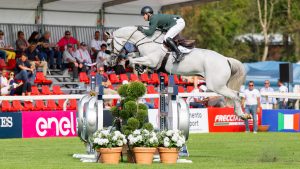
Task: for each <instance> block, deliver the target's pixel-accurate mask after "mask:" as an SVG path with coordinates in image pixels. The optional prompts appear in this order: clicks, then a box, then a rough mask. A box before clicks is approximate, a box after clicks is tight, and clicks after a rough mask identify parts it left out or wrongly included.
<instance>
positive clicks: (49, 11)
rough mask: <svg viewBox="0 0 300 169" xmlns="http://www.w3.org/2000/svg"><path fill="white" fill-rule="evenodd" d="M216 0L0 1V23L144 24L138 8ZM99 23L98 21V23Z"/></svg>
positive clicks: (118, 25)
mask: <svg viewBox="0 0 300 169" xmlns="http://www.w3.org/2000/svg"><path fill="white" fill-rule="evenodd" d="M211 1H216V0H0V4H1V7H0V16H1V17H0V23H24V24H34V23H36V20H37V21H38V22H42V23H43V24H50V25H74V26H76V25H78V26H96V25H98V24H99V22H101V20H104V22H103V25H104V26H105V27H122V26H128V25H144V24H146V22H144V21H143V18H142V17H141V16H140V15H139V14H140V9H141V8H142V7H143V6H145V5H149V6H152V7H153V9H154V12H155V13H157V12H158V11H161V10H165V9H170V8H176V7H179V6H186V5H195V4H199V3H205V2H211ZM37 16H40V17H37ZM101 23H102V22H101Z"/></svg>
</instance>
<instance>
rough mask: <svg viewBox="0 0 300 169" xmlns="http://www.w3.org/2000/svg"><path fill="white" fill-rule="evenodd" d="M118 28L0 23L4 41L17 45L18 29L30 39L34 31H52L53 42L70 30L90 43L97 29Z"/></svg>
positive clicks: (79, 38) (109, 28) (82, 40)
mask: <svg viewBox="0 0 300 169" xmlns="http://www.w3.org/2000/svg"><path fill="white" fill-rule="evenodd" d="M116 29H117V28H111V27H106V28H103V29H101V28H97V27H92V26H65V25H43V26H41V25H35V24H5V23H0V30H2V31H3V32H4V41H5V42H6V43H7V44H9V45H11V46H13V47H15V42H16V40H17V33H18V31H23V32H24V34H25V38H26V39H28V38H29V37H30V35H31V33H32V32H33V31H38V32H40V33H43V32H44V31H50V32H51V38H50V42H51V43H57V42H58V41H59V39H60V38H62V37H63V36H64V32H65V31H66V30H69V31H70V32H71V34H72V36H73V37H74V38H76V39H77V40H78V41H80V42H85V43H87V44H90V41H91V40H92V39H93V36H94V33H95V31H97V30H98V31H100V32H102V31H108V32H110V33H111V32H113V31H114V30H116Z"/></svg>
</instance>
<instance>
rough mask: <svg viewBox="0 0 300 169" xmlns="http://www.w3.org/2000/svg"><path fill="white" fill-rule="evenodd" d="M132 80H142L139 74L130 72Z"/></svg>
mask: <svg viewBox="0 0 300 169" xmlns="http://www.w3.org/2000/svg"><path fill="white" fill-rule="evenodd" d="M130 81H132V82H134V81H140V80H139V77H138V75H136V74H134V73H130Z"/></svg>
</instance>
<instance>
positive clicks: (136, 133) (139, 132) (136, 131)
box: [133, 130, 141, 135]
mask: <svg viewBox="0 0 300 169" xmlns="http://www.w3.org/2000/svg"><path fill="white" fill-rule="evenodd" d="M133 134H134V135H140V134H141V131H140V130H134V132H133Z"/></svg>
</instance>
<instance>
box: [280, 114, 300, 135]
mask: <svg viewBox="0 0 300 169" xmlns="http://www.w3.org/2000/svg"><path fill="white" fill-rule="evenodd" d="M299 123H300V113H295V114H283V113H278V131H283V130H295V131H299V130H300V127H299Z"/></svg>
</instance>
